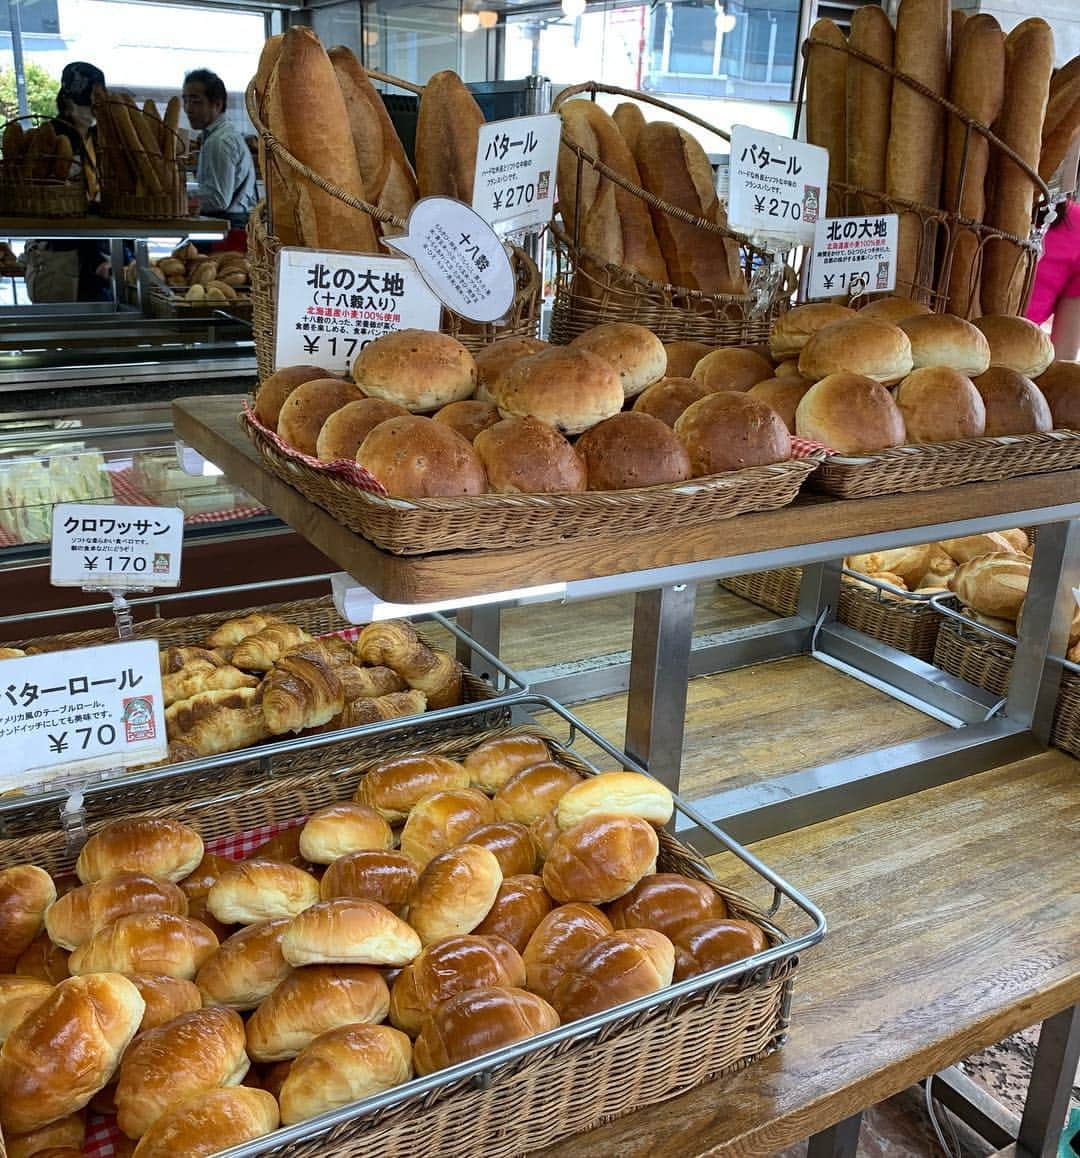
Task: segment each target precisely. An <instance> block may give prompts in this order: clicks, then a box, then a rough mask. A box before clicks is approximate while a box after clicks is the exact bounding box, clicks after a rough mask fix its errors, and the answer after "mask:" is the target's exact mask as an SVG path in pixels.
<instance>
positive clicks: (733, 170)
mask: <svg viewBox="0 0 1080 1158" xmlns="http://www.w3.org/2000/svg"><path fill="white" fill-rule="evenodd" d="M730 178H731V188H730V193H729V201H728V222H729V223H730V225H731V227H732V229H737V230H738V231H739V232H740V233H745V234H748V235H749V236H751V237H753V236H757V237H774V238H777V239H779V240H782V241H788V242H791V244H793V245H809V244H811V242H813V240H814V231H815V229H816V227H817V222H818V218H819V217H820V216H821V215H822V214H823V213H824V210H825V196H826V194H827V192H828V186H829V154H828V151H827V150H826V149H822V148H821V147H820V146H818V145H808V144H806V142H805V141H793V140H791V138H790V137H780V136H777V135H776V134H775V133H766V132H764V131H762V130H761V129H752V128H750V126H749V125H733V126H732V128H731V160H730Z"/></svg>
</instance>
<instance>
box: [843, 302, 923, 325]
mask: <svg viewBox="0 0 1080 1158" xmlns="http://www.w3.org/2000/svg"><path fill="white" fill-rule="evenodd" d="M930 312H931V311H930V307H929V306H927V305H924V304H923V303H922V302H915V301H912V300H911V298H896V297H887V298H875V299H874V301H872V302H867V303H866V305H865V306H863V307H862V309H861V310H859V317H860V318H877V320H878V321H879V322H888V323H889V324H890V325H892V326H898V325H900V323H901V322H906V321H907V320H908V318H917V317H920V316H922V315H925V314H928V313H930Z"/></svg>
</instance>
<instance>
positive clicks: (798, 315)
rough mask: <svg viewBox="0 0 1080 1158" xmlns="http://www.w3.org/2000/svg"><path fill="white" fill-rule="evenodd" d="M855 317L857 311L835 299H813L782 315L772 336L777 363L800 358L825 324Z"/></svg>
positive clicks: (774, 359) (772, 349)
mask: <svg viewBox="0 0 1080 1158" xmlns="http://www.w3.org/2000/svg"><path fill="white" fill-rule="evenodd" d="M853 317H855V311H854V310H852V309H849V308H848V307H847V306H838V305H834V304H833V303H832V302H811V303H810V304H809V305H805V306H796V307H795V308H794V309H793V310H788V312H787V313H786V314H781V315H780V317H778V318H777V319H776V322H775V323H774V324H773V328H772V333H771V334H770V335H769V353H770V354H771V355H772V359H773V361H774V362H783V361H786V360H787V359H788V358H797V357H798V356H799V354H801V353H802V349H803V347H804V346H805V345H806V343H807V342H809V341H810V339H811V338H812V337H813V336H814V334H816V333H817V332H818V330H820V329H823V328H824V327H825V326H830V325H832V324H833V323H835V322H844V321H848V320H849V319H851V318H853Z"/></svg>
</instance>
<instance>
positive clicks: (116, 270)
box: [109, 237, 124, 311]
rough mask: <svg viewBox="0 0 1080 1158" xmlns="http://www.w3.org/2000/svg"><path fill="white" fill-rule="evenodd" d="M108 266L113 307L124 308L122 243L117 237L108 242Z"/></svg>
mask: <svg viewBox="0 0 1080 1158" xmlns="http://www.w3.org/2000/svg"><path fill="white" fill-rule="evenodd" d="M109 265H110V267H111V269H112V274H111V277H112V292H113V305H114V306H115V307H116V309H117V310H118V311H119V310H122V309H123V308H124V243H123V241H121V240H120V238H118V237H114V238H113V239H112V240H111V241H110V242H109Z"/></svg>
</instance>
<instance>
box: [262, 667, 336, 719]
mask: <svg viewBox="0 0 1080 1158" xmlns="http://www.w3.org/2000/svg"><path fill="white" fill-rule="evenodd" d="M261 692H262V710H263V715H264V716H265V717H266V726H267V727H268V728H269V729H270V731H271V733H272V734H273V735H275V736H280V735H281V734H282V733H284V732H299V731H301V730H302V729H304V728H318V727H319V726H321V725H322V724H326V723H329V721H330V720H332V719H333V718H334V717H335V716H336V715H338V714H339V713H340V712H341V711H343V710H344V707H345V696H344V693H343V692H342V688H341V680H339V679H338V677H337V675H336V674H335V671H334V668H333V667H332V666H331V665H330V664H329V663H327V662H326V661H325V660H323V659H320V658H318V657H317V656H315V655H314V654H311V655H310V656H309V657H305V656H303V655H300V654H297V653H293V654H291V655H287V656H285V658H284V659H282V660H281V662H280V663H278V665H277V666H276V667H275V668H274V670H273V671H272V672H271V673H270V674H269V675H268V676H267V677H266V679H265V680H264V681H263V685H262V688H261Z"/></svg>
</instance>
